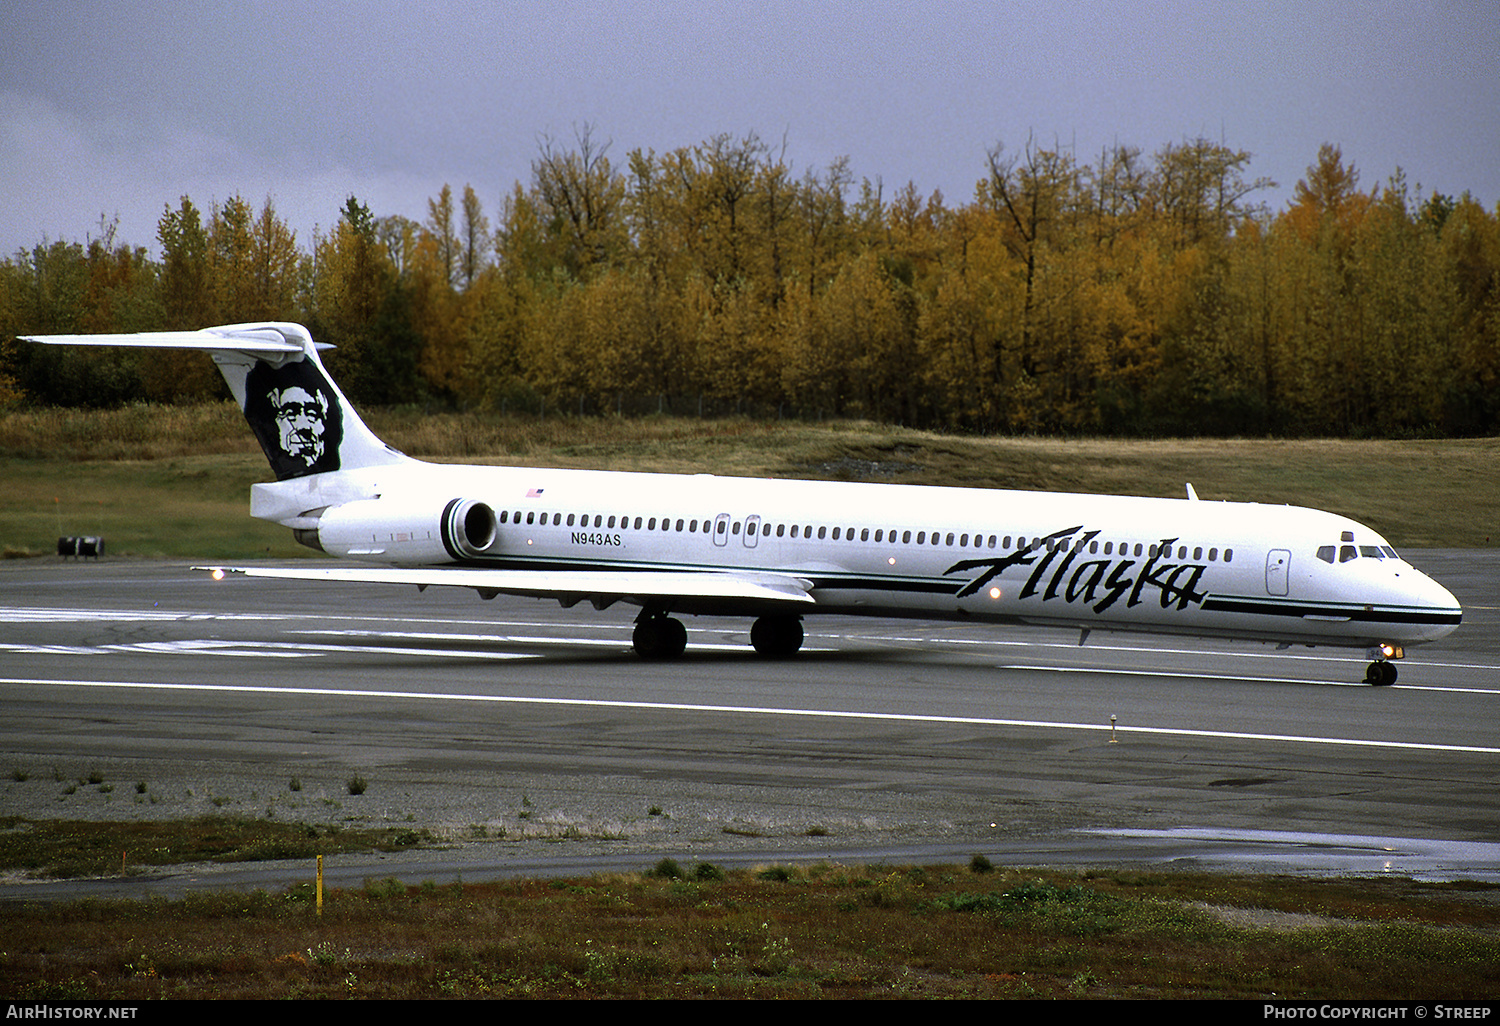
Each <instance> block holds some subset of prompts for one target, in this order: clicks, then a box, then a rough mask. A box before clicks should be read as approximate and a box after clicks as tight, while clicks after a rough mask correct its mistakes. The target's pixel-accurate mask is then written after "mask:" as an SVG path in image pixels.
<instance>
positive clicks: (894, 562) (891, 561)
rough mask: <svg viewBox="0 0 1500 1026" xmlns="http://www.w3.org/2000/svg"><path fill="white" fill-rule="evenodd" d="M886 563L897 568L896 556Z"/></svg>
mask: <svg viewBox="0 0 1500 1026" xmlns="http://www.w3.org/2000/svg"><path fill="white" fill-rule="evenodd" d="M886 562H887V563H889V564H890V565H891V566H895V565H896V557H895V556H891V557H890V558H889V559H887V560H886Z"/></svg>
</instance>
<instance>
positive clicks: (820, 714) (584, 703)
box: [0, 677, 1500, 755]
mask: <svg viewBox="0 0 1500 1026" xmlns="http://www.w3.org/2000/svg"><path fill="white" fill-rule="evenodd" d="M3 684H17V685H29V686H38V687H79V688H126V689H131V690H137V691H212V692H221V693H237V694H265V695H301V696H308V695H317V696H322V697H328V698H406V699H419V700H423V701H435V702H490V703H497V704H505V705H545V706H567V707H572V708H585V709H647V710H655V711H661V712H701V713H729V714H731V715H741V716H745V715H749V716H796V717H808V718H813V719H829V720H876V721H888V722H894V723H944V724H957V725H960V726H976V727H1035V728H1039V729H1043V730H1089V731H1096V732H1112V733H1116V734H1153V735H1165V736H1171V737H1210V738H1223V739H1228V740H1236V741H1288V742H1293V743H1296V744H1313V745H1339V746H1344V747H1356V748H1391V749H1401V750H1406V751H1412V750H1415V751H1425V752H1467V753H1472V754H1478V755H1500V748H1490V747H1482V746H1477V745H1438V744H1425V743H1421V742H1416V741H1381V740H1378V739H1374V738H1346V737H1307V736H1302V735H1298V734H1255V733H1250V732H1243V731H1234V730H1194V729H1191V728H1187V727H1132V726H1128V725H1124V724H1100V723H1067V722H1054V721H1049V720H1007V719H998V718H991V717H987V716H935V715H927V714H921V713H880V712H861V711H858V710H835V709H791V708H777V707H776V706H741V705H708V704H699V703H689V702H634V701H623V700H612V699H595V698H542V697H539V696H523V695H463V694H456V693H452V692H442V691H376V690H367V689H364V688H348V689H341V688H291V687H256V686H252V685H249V684H169V683H163V682H153V681H128V680H61V679H52V678H46V677H0V685H3Z"/></svg>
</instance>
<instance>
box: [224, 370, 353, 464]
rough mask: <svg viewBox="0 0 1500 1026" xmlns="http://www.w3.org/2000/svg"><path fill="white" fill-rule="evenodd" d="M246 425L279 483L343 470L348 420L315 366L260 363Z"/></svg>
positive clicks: (251, 383)
mask: <svg viewBox="0 0 1500 1026" xmlns="http://www.w3.org/2000/svg"><path fill="white" fill-rule="evenodd" d="M245 419H246V420H248V421H249V422H250V428H251V430H252V431H254V432H255V437H256V438H257V439H258V440H259V441H260V447H261V449H263V450H264V451H265V454H266V458H267V459H268V460H270V461H271V469H272V470H274V471H275V472H276V477H277V479H278V480H285V479H287V478H289V477H302V476H304V475H307V474H321V473H324V472H326V471H330V470H338V469H339V443H340V442H341V441H343V437H344V430H343V418H342V414H341V411H340V409H339V405H338V401H337V398H336V397H335V395H334V392H333V389H332V388H331V387H330V386H329V384H328V382H327V381H325V380H324V378H323V375H322V374H320V373H319V372H318V369H317V368H316V367H315V366H314V365H313V364H311V363H310V362H308V361H306V360H298V361H295V362H293V363H287V364H284V365H282V366H280V367H273V366H271V365H270V364H268V363H257V364H256V365H255V367H254V368H252V369H251V371H250V374H249V376H248V377H247V378H246V381H245Z"/></svg>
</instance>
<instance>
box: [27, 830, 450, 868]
mask: <svg viewBox="0 0 1500 1026" xmlns="http://www.w3.org/2000/svg"><path fill="white" fill-rule="evenodd" d="M426 840H428V838H427V836H426V834H425V833H423V832H421V831H417V830H413V829H412V828H410V827H386V828H374V829H369V828H356V827H339V826H326V825H325V826H313V825H309V824H304V823H280V822H275V821H273V820H257V819H241V818H232V817H225V818H219V817H213V818H206V819H205V818H197V819H177V820H161V821H159V822H158V821H150V822H140V823H114V822H74V821H68V820H39V821H26V820H18V819H15V818H6V819H0V870H7V871H11V872H20V873H24V874H26V875H28V876H33V877H55V878H60V879H66V878H70V877H80V876H104V875H112V874H118V873H122V872H126V873H128V872H137V871H139V870H140V869H142V868H143V867H149V866H171V865H178V864H181V863H187V862H258V861H264V860H267V859H304V858H312V857H314V856H316V855H336V854H340V853H344V852H368V851H395V850H399V849H404V848H410V847H412V846H413V845H416V844H420V843H423V842H424V841H426Z"/></svg>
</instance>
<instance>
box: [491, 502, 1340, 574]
mask: <svg viewBox="0 0 1500 1026" xmlns="http://www.w3.org/2000/svg"><path fill="white" fill-rule="evenodd" d="M500 523H501V524H523V523H524V524H526V525H535V526H539V527H544V526H548V525H549V524H550V526H552V527H577V528H584V529H594V530H598V529H603V530H615V529H619V530H636V531H663V532H668V531H670V532H678V533H686V534H700V533H701V534H710V533H713V532H715V531H717V532H718V533H719V534H726V533H727V534H730V535H735V536H738V535H739V534H740V532H741V530H746V531H753V530H757V529H758V531H759V533H760V535H761V537H763V538H770V537H773V536H774V537H776V538H796V539H804V540H806V539H812V538H814V537H816V538H817V539H818V540H820V541H822V540H832V541H851V542H852V541H860V542H870V541H873V542H875V544H877V545H880V544H885V545H906V546H912V545H923V546H929V547H930V546H946V547H948V548H959V549H969V548H972V549H996V550H999V551H1010V550H1011V549H1012V548H1014V549H1016V550H1022V549H1028V548H1029V549H1040V548H1042V547H1043V546H1045V547H1047V548H1049V549H1058V548H1063V547H1066V546H1070V545H1071V546H1072V547H1073V548H1074V549H1075V550H1077V551H1078V552H1080V553H1081V552H1082V551H1083V550H1084V548H1085V547H1087V550H1088V553H1089V554H1090V555H1105V556H1119V557H1128V556H1135V557H1145V556H1149V557H1170V556H1171V555H1172V552H1171V549H1170V547H1169V546H1164V545H1162V544H1161V543H1142V542H1134V543H1131V542H1114V541H1106V542H1100V541H1099V540H1098V539H1097V538H1096V539H1091V540H1089V541H1088V542H1087V543H1085V542H1084V541H1082V540H1077V539H1071V538H1063V539H1050V540H1048V539H1043V538H1032V539H1030V540H1029V542H1028V539H1027V538H1026V537H1025V536H1018V537H1017V536H1012V535H1008V534H1007V535H1003V536H1001V535H994V534H991V535H985V534H982V533H979V534H972V535H971V534H969V533H967V532H957V531H947V532H942V531H931V532H928V531H911V530H898V529H897V528H894V527H892V528H883V527H876V528H869V527H860V528H855V527H829V526H828V525H826V524H819V525H813V524H771V523H769V522H763V523H760V524H759V525H755V524H750V525H749V526H748V527H746V526H745V523H743V522H741V521H738V520H730V519H725V518H706V519H703V520H697V519H692V518H686V517H679V518H677V519H676V520H675V521H674V520H673V519H672V518H670V517H663V518H661V519H660V520H658V518H656V517H634V518H631V517H630V516H609V515H606V514H603V513H594V514H587V513H585V514H582V515H579V514H576V513H568V514H563V513H538V512H536V511H534V510H532V511H522V510H515V511H514V512H512V511H509V510H502V511H501V513H500ZM1012 542H1014V545H1012ZM1189 552H1191V553H1192V558H1193V559H1194V560H1195V561H1200V562H1201V561H1202V560H1203V559H1204V557H1205V555H1206V556H1207V558H1208V561H1209V562H1210V563H1215V562H1219V561H1221V560H1222V561H1223V562H1225V563H1228V562H1230V561H1232V560H1233V559H1234V550H1233V549H1224V550H1223V551H1222V552H1221V551H1220V550H1219V549H1218V548H1217V547H1213V548H1208V549H1204V548H1203V547H1202V546H1198V545H1195V546H1192V547H1189V546H1186V545H1181V546H1178V547H1177V558H1178V559H1187V558H1188V554H1189ZM1319 554H1320V555H1321V550H1320V553H1319Z"/></svg>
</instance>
